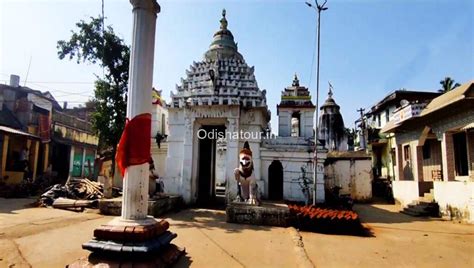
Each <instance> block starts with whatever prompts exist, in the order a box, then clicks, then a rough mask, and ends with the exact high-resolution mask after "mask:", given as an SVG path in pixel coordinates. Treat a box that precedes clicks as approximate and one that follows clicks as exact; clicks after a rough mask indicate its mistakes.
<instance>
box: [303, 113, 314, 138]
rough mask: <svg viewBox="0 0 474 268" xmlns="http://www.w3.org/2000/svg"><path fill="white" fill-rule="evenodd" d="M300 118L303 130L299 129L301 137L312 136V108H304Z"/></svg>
mask: <svg viewBox="0 0 474 268" xmlns="http://www.w3.org/2000/svg"><path fill="white" fill-rule="evenodd" d="M301 118H302V122H301V125H302V126H303V127H304V130H302V131H301V133H302V134H303V137H306V138H310V137H313V136H314V135H313V126H314V109H308V110H305V111H304V113H302V114H301Z"/></svg>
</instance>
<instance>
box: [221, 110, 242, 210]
mask: <svg viewBox="0 0 474 268" xmlns="http://www.w3.org/2000/svg"><path fill="white" fill-rule="evenodd" d="M226 127H227V131H229V132H231V133H235V132H237V133H238V132H239V131H240V130H239V120H238V119H237V118H229V119H227V126H226ZM239 151H240V149H239V140H238V139H237V140H235V139H228V140H227V152H226V165H225V166H226V178H227V180H226V181H227V185H226V199H227V203H230V202H232V201H234V199H235V198H236V197H237V182H236V181H235V176H234V169H235V168H237V167H238V166H239Z"/></svg>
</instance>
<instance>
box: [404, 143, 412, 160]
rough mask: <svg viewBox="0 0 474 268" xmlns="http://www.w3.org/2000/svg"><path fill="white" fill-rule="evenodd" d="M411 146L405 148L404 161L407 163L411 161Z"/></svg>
mask: <svg viewBox="0 0 474 268" xmlns="http://www.w3.org/2000/svg"><path fill="white" fill-rule="evenodd" d="M410 154H411V152H410V145H405V146H403V159H404V160H405V161H410Z"/></svg>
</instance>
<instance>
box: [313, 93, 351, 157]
mask: <svg viewBox="0 0 474 268" xmlns="http://www.w3.org/2000/svg"><path fill="white" fill-rule="evenodd" d="M320 110H321V115H320V117H319V128H318V129H319V134H318V136H319V137H318V139H319V140H320V141H321V142H322V143H323V144H324V147H325V148H326V149H327V150H329V151H347V150H348V146H347V133H346V128H345V126H344V119H343V118H342V114H341V112H340V107H339V105H337V103H336V101H335V100H334V98H333V92H332V86H331V84H329V91H328V97H327V99H326V101H325V102H324V104H323V105H322V106H321V107H320Z"/></svg>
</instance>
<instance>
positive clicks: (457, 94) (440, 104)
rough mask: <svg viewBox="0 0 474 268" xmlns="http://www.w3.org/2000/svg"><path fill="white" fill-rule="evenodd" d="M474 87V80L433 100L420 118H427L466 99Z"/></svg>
mask: <svg viewBox="0 0 474 268" xmlns="http://www.w3.org/2000/svg"><path fill="white" fill-rule="evenodd" d="M472 86H474V80H473V81H470V82H468V83H466V84H463V85H461V86H459V87H457V88H455V89H453V90H451V91H448V92H446V93H444V94H443V95H441V96H439V97H437V98H435V99H433V100H432V101H431V102H430V103H429V104H428V105H427V106H426V108H425V109H424V110H423V111H422V112H421V114H420V116H425V115H427V114H430V113H432V112H434V111H437V110H439V109H441V108H444V107H446V106H448V105H450V104H453V103H455V102H456V101H459V100H462V99H464V98H465V97H466V96H465V95H466V93H467V91H468V90H469V89H470V88H471V87H472Z"/></svg>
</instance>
